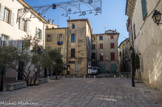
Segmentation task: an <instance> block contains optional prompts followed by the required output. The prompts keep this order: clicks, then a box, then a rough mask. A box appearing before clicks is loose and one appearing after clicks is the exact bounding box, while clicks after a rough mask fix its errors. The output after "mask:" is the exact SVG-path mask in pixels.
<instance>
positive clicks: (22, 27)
mask: <svg viewBox="0 0 162 107" xmlns="http://www.w3.org/2000/svg"><path fill="white" fill-rule="evenodd" d="M19 29H20V30H23V31H25V32H27V21H26V20H22V19H21V20H20V23H19Z"/></svg>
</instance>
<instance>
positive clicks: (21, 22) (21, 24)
mask: <svg viewBox="0 0 162 107" xmlns="http://www.w3.org/2000/svg"><path fill="white" fill-rule="evenodd" d="M23 28H24V23H23V19H20V29H21V30H23Z"/></svg>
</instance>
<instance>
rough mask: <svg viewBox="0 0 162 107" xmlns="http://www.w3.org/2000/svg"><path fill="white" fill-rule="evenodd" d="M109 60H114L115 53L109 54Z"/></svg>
mask: <svg viewBox="0 0 162 107" xmlns="http://www.w3.org/2000/svg"><path fill="white" fill-rule="evenodd" d="M111 60H115V53H114V52H112V53H111Z"/></svg>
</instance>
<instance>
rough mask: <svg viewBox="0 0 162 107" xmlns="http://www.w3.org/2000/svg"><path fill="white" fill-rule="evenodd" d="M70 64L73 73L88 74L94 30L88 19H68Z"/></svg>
mask: <svg viewBox="0 0 162 107" xmlns="http://www.w3.org/2000/svg"><path fill="white" fill-rule="evenodd" d="M67 33H68V37H69V38H68V48H67V49H68V64H69V65H70V74H71V75H82V76H84V75H87V70H88V68H87V67H88V62H89V61H91V36H92V30H91V26H90V23H89V21H88V19H78V20H68V31H67Z"/></svg>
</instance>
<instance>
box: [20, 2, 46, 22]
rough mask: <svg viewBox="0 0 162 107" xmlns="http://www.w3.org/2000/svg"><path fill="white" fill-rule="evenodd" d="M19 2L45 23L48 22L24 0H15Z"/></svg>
mask: <svg viewBox="0 0 162 107" xmlns="http://www.w3.org/2000/svg"><path fill="white" fill-rule="evenodd" d="M17 1H18V2H19V3H20V4H22V5H23V6H24V7H26V8H29V9H31V13H33V14H34V15H35V16H36V17H37V18H38V19H40V20H41V21H42V22H44V23H45V24H48V22H47V21H46V20H45V19H44V18H43V17H42V16H40V15H39V14H38V13H37V12H36V11H35V10H34V9H33V8H32V7H31V6H30V5H29V4H28V3H26V2H25V1H24V0H17Z"/></svg>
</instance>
